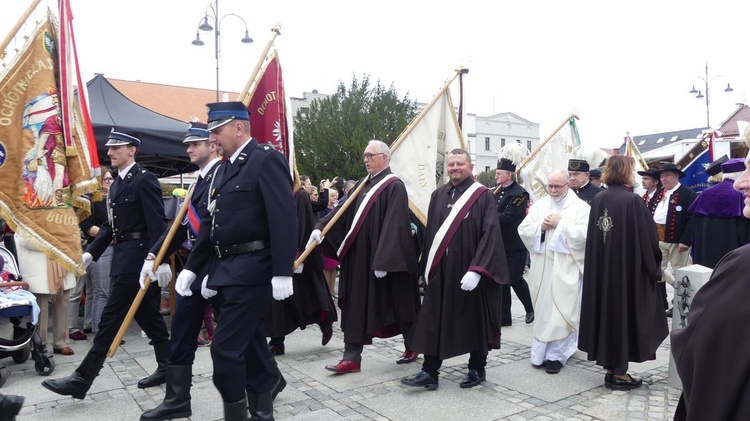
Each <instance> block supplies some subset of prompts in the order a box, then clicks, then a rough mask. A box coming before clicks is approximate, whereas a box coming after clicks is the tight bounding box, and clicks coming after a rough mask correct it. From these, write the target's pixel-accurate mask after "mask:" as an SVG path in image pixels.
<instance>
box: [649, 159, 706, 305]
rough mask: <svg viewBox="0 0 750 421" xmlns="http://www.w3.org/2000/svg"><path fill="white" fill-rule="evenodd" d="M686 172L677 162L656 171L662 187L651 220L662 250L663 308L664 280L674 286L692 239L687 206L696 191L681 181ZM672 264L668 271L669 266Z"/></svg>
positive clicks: (665, 302) (665, 293)
mask: <svg viewBox="0 0 750 421" xmlns="http://www.w3.org/2000/svg"><path fill="white" fill-rule="evenodd" d="M683 177H685V173H684V172H682V170H681V169H679V168H678V167H677V165H675V164H673V163H671V162H667V163H665V164H663V165H662V166H661V169H660V170H659V179H660V180H661V184H662V186H663V188H662V190H661V191H660V192H659V194H658V195H657V197H656V202H657V203H656V208H655V209H654V222H655V223H656V230H657V232H658V235H659V248H660V249H661V254H662V259H661V272H662V282H661V283H662V285H660V286H661V291H662V299H663V301H664V308H665V309H667V308H668V302H667V288H666V285H664V282H668V283H669V284H670V285H674V276H675V274H676V271H677V269H679V268H681V267H683V266H685V265H687V261H688V257H689V256H690V253H689V251H688V250H690V243H691V238H692V221H691V216H690V213H688V211H687V210H688V208H689V207H690V205H691V204H692V203H693V201H694V200H695V197H696V194H695V192H694V191H693V190H692V189H691V188H690V187H687V186H684V185H682V184H680V178H683ZM670 265H671V267H672V269H671V271H668V270H667V268H668V266H670ZM667 316H670V317H671V316H672V309H671V308H669V309H668V310H667Z"/></svg>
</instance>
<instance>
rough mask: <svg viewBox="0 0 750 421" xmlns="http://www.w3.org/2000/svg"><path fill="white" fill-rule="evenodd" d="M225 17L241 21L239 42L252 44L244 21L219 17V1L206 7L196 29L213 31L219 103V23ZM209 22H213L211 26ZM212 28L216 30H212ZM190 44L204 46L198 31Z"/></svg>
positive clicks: (216, 0) (217, 100) (231, 14)
mask: <svg viewBox="0 0 750 421" xmlns="http://www.w3.org/2000/svg"><path fill="white" fill-rule="evenodd" d="M227 16H235V17H237V18H238V19H239V20H241V21H242V23H243V24H244V25H245V36H244V37H242V39H241V40H240V42H242V43H243V44H252V42H253V39H252V38H250V35H249V33H248V30H247V23H246V22H245V19H242V17H241V16H239V15H235V14H234V13H229V14H226V15H224V16H221V17H219V0H215V1H214V4H209V5H208V7H206V13H205V15H204V16H203V18H202V19H201V23H200V25H199V26H198V29H199V30H200V31H206V32H211V31H214V54H215V56H216V102H219V53H220V51H221V43H220V37H221V31H220V28H221V22H222V21H223V20H224V18H226V17H227ZM209 19H210V21H209ZM211 22H213V25H211ZM214 26H215V27H216V28H214ZM214 29H215V30H214ZM192 44H193V45H195V46H198V47H200V46H203V45H204V42H203V40H201V36H200V32H199V31H196V32H195V39H194V40H193V42H192Z"/></svg>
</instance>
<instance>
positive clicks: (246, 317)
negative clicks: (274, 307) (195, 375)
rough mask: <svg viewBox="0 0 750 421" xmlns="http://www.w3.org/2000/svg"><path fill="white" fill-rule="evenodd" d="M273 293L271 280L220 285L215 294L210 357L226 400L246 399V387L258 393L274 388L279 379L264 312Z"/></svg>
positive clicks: (216, 384)
mask: <svg viewBox="0 0 750 421" xmlns="http://www.w3.org/2000/svg"><path fill="white" fill-rule="evenodd" d="M272 299H273V298H272V296H271V283H270V282H269V283H267V284H262V285H231V286H224V287H220V288H219V290H218V294H217V295H216V297H215V300H216V301H215V304H216V308H217V309H218V313H219V319H218V321H217V323H216V330H215V331H214V337H213V342H212V343H211V357H212V359H213V363H214V375H213V380H214V385H215V386H216V388H217V389H218V390H219V393H220V394H221V396H222V398H223V399H224V402H237V401H239V400H241V399H244V398H245V389H246V388H247V389H249V390H251V391H252V392H255V393H257V394H262V393H265V392H267V391H269V390H271V387H273V384H274V382H275V380H276V377H275V375H274V371H273V366H272V365H271V359H272V358H271V353H270V352H269V351H268V345H267V344H266V335H265V328H264V327H263V322H262V319H261V317H262V315H263V309H264V306H265V305H267V304H268V303H269V302H270V300H272Z"/></svg>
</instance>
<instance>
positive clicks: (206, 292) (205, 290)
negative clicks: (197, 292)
mask: <svg viewBox="0 0 750 421" xmlns="http://www.w3.org/2000/svg"><path fill="white" fill-rule="evenodd" d="M207 284H208V275H206V276H204V277H203V282H201V295H202V296H203V298H205V299H207V300H208V299H209V298H211V297H213V296H214V295H216V293H217V292H216V290H215V289H211V288H209V287H207V286H206V285H207Z"/></svg>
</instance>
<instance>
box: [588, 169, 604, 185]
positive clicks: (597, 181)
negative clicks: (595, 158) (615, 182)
mask: <svg viewBox="0 0 750 421" xmlns="http://www.w3.org/2000/svg"><path fill="white" fill-rule="evenodd" d="M589 181H590V182H591V184H593V185H595V186H596V187H601V188H603V189H606V188H607V187H605V186H602V170H600V169H599V168H594V169H593V170H591V171H589Z"/></svg>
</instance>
